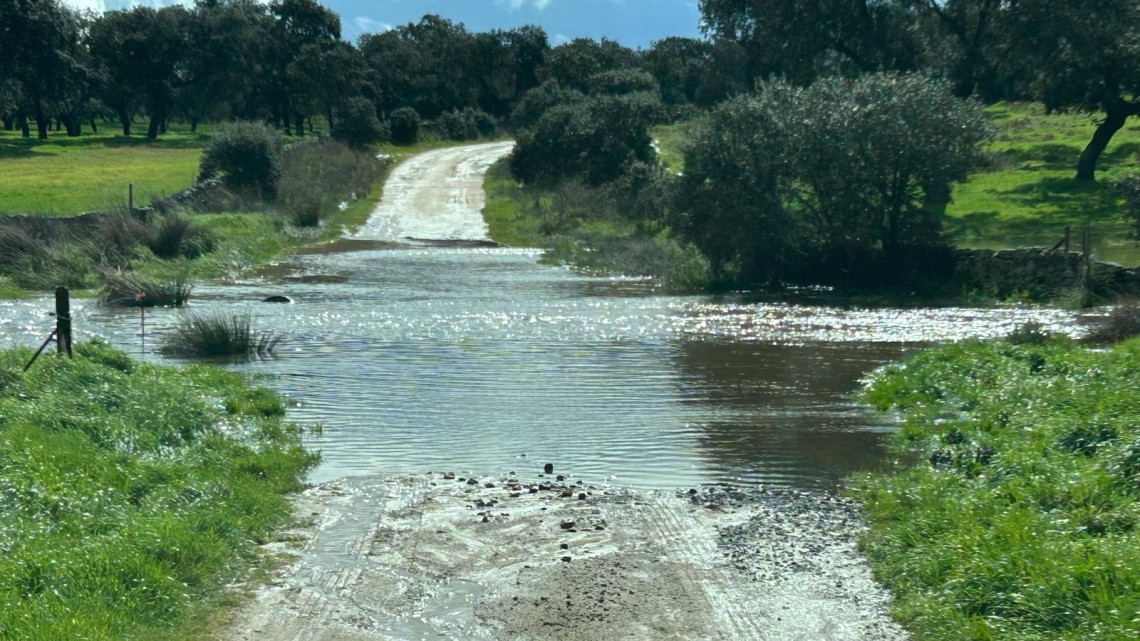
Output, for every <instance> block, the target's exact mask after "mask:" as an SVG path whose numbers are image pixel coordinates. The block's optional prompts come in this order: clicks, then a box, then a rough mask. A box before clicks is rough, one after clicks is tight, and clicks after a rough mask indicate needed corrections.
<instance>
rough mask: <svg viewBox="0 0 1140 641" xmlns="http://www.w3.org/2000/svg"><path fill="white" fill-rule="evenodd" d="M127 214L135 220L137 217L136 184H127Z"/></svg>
mask: <svg viewBox="0 0 1140 641" xmlns="http://www.w3.org/2000/svg"><path fill="white" fill-rule="evenodd" d="M127 213H128V214H129V215H130V216H131V217H132V218H134V216H135V185H134V183H128V184H127Z"/></svg>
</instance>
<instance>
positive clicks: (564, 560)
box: [562, 556, 570, 563]
mask: <svg viewBox="0 0 1140 641" xmlns="http://www.w3.org/2000/svg"><path fill="white" fill-rule="evenodd" d="M562 562H563V563H569V562H570V557H568V556H564V557H562Z"/></svg>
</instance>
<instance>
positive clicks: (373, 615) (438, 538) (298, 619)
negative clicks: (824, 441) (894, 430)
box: [222, 145, 904, 641]
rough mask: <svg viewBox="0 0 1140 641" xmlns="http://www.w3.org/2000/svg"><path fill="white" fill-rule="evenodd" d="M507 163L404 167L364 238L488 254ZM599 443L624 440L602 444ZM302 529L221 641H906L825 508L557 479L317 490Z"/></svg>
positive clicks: (739, 494)
mask: <svg viewBox="0 0 1140 641" xmlns="http://www.w3.org/2000/svg"><path fill="white" fill-rule="evenodd" d="M509 149H510V146H509V145H491V146H488V145H483V146H477V147H470V148H465V149H461V150H444V151H440V152H429V154H425V155H423V156H419V157H417V158H413V159H411V160H410V161H408V162H407V163H406V164H405V165H403V166H402V167H400V168H398V169H397V170H396V171H395V172H394V174H393V177H392V179H391V180H390V181H389V182H388V184H387V185H386V187H385V198H384V203H382V204H381V205H380V207H379V208H378V210H377V214H376V215H375V216H374V217H373V219H372V221H370V223H369V225H368V226H366V228H365V229H364V230H362V232H361V233H360V234H357V237H358V238H365V239H368V240H380V241H399V240H401V239H404V240H406V239H407V238H408V237H414V238H436V239H442V238H448V239H480V238H483V235H484V234H485V228H481V227H480V225H479V223H481V222H482V221H481V218H480V216H479V211H480V207H481V203H482V200H481V198H479V197H473V196H472V191H473V190H474V188H473V187H472V183H473V181H474V180H475V179H476V178H477V177H478V175H480V173H481V172H482V171H485V169H486V167H487V166H489V164H490V163H491V161H493V159H494V158H495V157H498V156H501V155H503V154H505V153H507V152H508V151H509ZM473 176H474V178H473ZM434 255H438V254H434ZM476 265H477V263H476ZM478 268H479V267H476V269H478ZM503 271H508V270H503ZM425 285H427V283H421V286H425ZM434 320H435V321H436V322H437V323H442V324H443V325H445V326H446V324H447V322H446V320H444V319H443V318H441V316H439V315H436V316H435V317H434ZM548 323H549V321H547V322H546V323H544V324H548ZM530 324H533V322H532V323H530ZM575 349H580V348H578V347H576V348H575ZM546 350H547V353H545V354H543V353H533V354H531V359H532V361H533V363H535V364H538V365H541V366H545V367H549V366H550V365H551V364H557V363H559V362H560V359H559V357H558V350H557V349H554V350H551V349H550V346H549V345H547V346H546ZM720 356H727V354H726V353H722V354H720ZM544 359H545V360H544ZM714 360H716V359H714ZM731 360H734V359H730V362H731ZM702 362H703V361H702ZM389 366H390V364H389ZM657 366H660V365H657ZM694 366H695V367H697V368H698V369H701V368H703V367H704V366H703V365H701V364H696V365H694ZM429 368H432V369H434V367H431V366H430V365H429ZM439 373H440V374H443V373H444V372H443V371H442V370H440V371H439ZM542 377H543V375H542V373H541V372H534V373H533V375H531V376H527V377H526V378H527V379H530V380H541V378H542ZM606 384H607V385H610V386H611V387H612V386H613V380H612V379H610V380H609V381H608V382H607V383H606ZM475 389H476V390H482V391H481V392H480V394H485V395H486V397H485V398H471V397H468V402H469V405H468V406H467V407H468V408H469V409H473V410H478V409H480V408H484V407H489V405H488V401H489V400H490V399H497V402H499V403H502V402H506V403H511V402H512V401H511V398H510V396H511V394H510V392H512V390H511V389H510V388H506V389H501V390H497V391H496V390H492V389H484V388H482V387H480V386H478V385H476V386H475ZM634 389H636V387H635V388H634ZM513 391H514V392H515V393H516V394H518V393H519V390H513ZM526 391H529V392H531V393H534V392H539V393H538V394H535V395H534V397H530V398H526V397H527V396H528V394H527V393H526ZM526 391H523V393H522V394H521V396H523V397H524V398H519V399H515V400H516V401H522V402H526V403H534V404H537V406H539V407H544V408H545V410H547V411H549V410H550V409H552V404H557V403H558V402H559V399H560V398H561V397H562V396H563V394H564V392H565V391H569V392H571V393H573V392H575V391H580V390H574V389H572V390H564V391H556V390H555V389H554V388H551V389H550V390H546V392H542V389H539V388H531V389H530V390H526ZM504 392H506V393H504ZM428 396H429V398H430V393H429V395H428ZM589 397H590V398H594V397H593V395H590V396H589ZM419 400H420V402H421V403H422V402H424V399H419ZM594 400H595V401H596V400H597V399H596V398H594ZM613 401H614V404H613V405H609V406H608V407H606V406H602V407H598V408H597V409H599V410H601V411H602V412H604V413H602V414H598V415H597V416H596V420H598V421H599V422H601V423H602V424H603V425H605V423H606V421H605V418H604V417H605V414H614V413H617V412H619V410H618V407H619V406H620V404H619V403H618V401H619V398H618V397H617V396H615V397H613ZM657 402H661V403H665V404H669V401H668V399H665V398H660V399H658V401H657ZM407 406H408V407H409V409H410V408H411V403H408V404H407ZM535 417H536V418H537V417H538V414H536V415H535ZM516 420H517V418H516ZM657 427H658V428H659V427H660V426H657ZM423 429H427V430H431V429H432V428H431V426H430V425H424V426H423ZM476 433H477V434H478V435H479V438H482V439H488V438H490V436H489V435H488V434H487V433H486V431H483V430H479V431H477V432H476ZM610 439H611V440H612V442H615V443H619V442H620V440H621V439H620V436H619V433H618V432H616V431H613V430H612V426H611V431H610ZM579 445H581V443H579ZM619 447H620V445H619ZM518 462H519V463H525V464H527V465H528V466H529V465H537V463H533V462H532V461H525V460H522V459H520V460H518ZM461 463H469V461H462V462H461ZM591 471H594V470H591ZM524 476H527V475H526V473H525V472H524ZM591 478H594V477H593V476H592V477H591ZM298 512H299V514H298V516H299V518H300V519H301V522H302V523H305V524H306V526H305V527H304V528H303V529H302V530H301V531H299V532H297V533H295V534H296V535H299V540H300V541H303V544H302V545H301V546H300V547H299V549H292V550H290V549H289V547H288V546H281V545H278V546H271V548H272V549H271V551H275V552H282V553H285V554H288V555H291V557H290V558H291V560H290V562H289V563H287V564H286V565H285V567H284V569H283V570H282V572H281V573H280V575H279V576H278V577H277V578H276V579H275V580H274V581H273V583H272V585H270V586H269V587H267V588H263V589H259V590H258V591H257V592H256V597H255V599H254V600H253V602H252V603H251V605H250V606H249V607H248V608H246V609H245V610H243V611H242V612H240V613H239V614H238V616H237V619H236V621H235V623H234V625H233V627H232V628H231V629H229V630H227V631H226V632H225V633H224V635H223V637H222V638H224V639H227V640H230V639H233V640H238V639H240V640H243V641H364V640H373V639H528V640H530V639H533V640H540V639H542V640H545V639H550V640H563V639H564V640H567V641H570V640H578V639H582V640H586V639H590V640H604V639H629V640H641V639H644V640H646V641H649V640H658V639H733V640H749V639H773V640H784V639H787V640H791V639H803V640H805V641H806V640H813V641H828V640H837V641H838V640H851V641H856V640H861V641H876V640H884V641H886V640H893V639H902V638H904V635H903V634H902V633H901V631H900V630H899V629H898V628H897V627H896V626H895V625H894V624H892V623H891V622H890V621H889V620H888V618H887V616H886V614H885V603H886V601H887V596H886V595H885V594H884V593H883V592H882V591H881V590H880V589H879V588H878V587H877V586H876V585H875V584H874V583H873V581H872V580H871V578H870V574H869V571H868V569H867V568H866V566H865V565H864V564H863V563H862V560H861V559H860V557H859V555H858V554H857V552H856V550H855V537H856V535H857V533H858V531H859V527H860V526H859V524H858V519H857V518H856V514H855V511H854V509H853V507H852V506H851V505H849V504H847V503H844V502H843V501H840V500H837V499H835V498H833V497H831V496H830V495H828V494H826V493H818V492H817V493H810V494H809V493H800V492H797V491H795V490H790V489H784V490H773V491H768V492H764V491H762V490H759V489H755V488H752V489H747V490H743V489H732V490H726V489H719V488H717V487H703V488H696V487H694V488H690V489H689V490H682V491H669V490H665V491H661V490H658V491H635V490H629V489H619V487H618V486H616V485H613V486H611V485H610V484H609V483H608V482H605V481H602V482H587V481H586V480H582V479H579V478H575V477H574V476H573V475H565V474H558V475H555V474H534V475H530V476H529V479H528V480H523V477H520V476H519V475H517V474H516V473H515V471H514V470H511V471H508V472H503V473H501V474H498V475H496V476H485V475H477V474H476V475H472V474H463V473H454V472H441V473H434V474H432V473H428V474H426V475H423V474H421V475H413V476H399V477H384V476H379V475H374V476H367V477H356V478H349V479H340V480H334V481H328V482H325V483H323V484H320V485H317V486H314V487H313V488H312V489H310V490H309V491H307V492H305V493H304V495H303V496H302V497H300V498H299V500H298ZM287 538H289V537H287ZM293 540H297V539H293Z"/></svg>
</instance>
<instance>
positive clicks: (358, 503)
mask: <svg viewBox="0 0 1140 641" xmlns="http://www.w3.org/2000/svg"><path fill="white" fill-rule="evenodd" d="M300 503H301V504H302V505H303V506H304V507H303V508H302V509H303V511H304V512H305V513H306V514H307V515H309V516H310V517H311V518H313V519H314V520H315V523H316V524H317V525H316V526H315V527H314V528H311V529H310V536H311V538H310V540H309V541H308V542H307V543H306V544H305V546H304V548H303V549H302V550H301V551H300V552H299V555H298V557H297V559H296V561H295V562H294V563H293V564H292V565H291V566H290V567H289V568H288V569H287V570H285V571H284V572H283V574H282V576H281V577H280V578H279V579H278V580H277V581H275V582H274V583H273V584H272V585H270V586H269V587H267V588H265V589H264V590H262V591H261V592H259V593H258V595H257V598H256V599H255V600H254V602H253V603H251V604H250V606H249V607H248V608H247V609H246V610H244V611H243V612H242V613H241V616H240V617H239V619H238V623H237V624H236V625H235V626H234V627H233V628H232V629H230V630H227V631H226V633H225V636H222V637H221V638H224V639H247V640H255V639H257V640H269V641H276V640H285V639H290V640H292V639H306V640H327V641H340V640H346V639H351V640H356V639H409V638H416V639H419V638H429V639H430V638H444V639H520V640H521V639H527V640H530V639H533V640H538V639H550V640H563V639H564V640H567V641H576V640H578V639H645V640H649V639H692V638H702V639H812V640H820V641H828V640H840V639H850V640H852V641H854V640H856V639H858V640H860V641H874V640H884V641H885V640H891V641H893V640H895V639H903V638H905V637H904V635H903V634H902V632H901V631H900V630H899V629H898V628H897V626H895V625H894V624H893V623H892V622H891V621H890V620H889V619H888V618H887V617H886V615H885V606H886V603H887V598H886V595H885V593H884V592H883V591H882V590H881V589H879V588H878V587H877V586H876V585H875V584H874V583H873V582H872V581H871V578H870V573H869V571H868V570H867V568H866V566H865V564H864V563H863V561H862V559H861V558H860V557H859V555H858V553H857V551H856V550H855V537H856V535H857V534H858V532H859V528H860V527H861V526H860V525H859V523H858V520H857V514H856V513H855V511H854V507H853V506H852V505H850V504H848V503H845V502H843V501H841V500H839V499H835V498H833V497H828V496H825V495H814V494H802V493H794V492H764V491H761V490H725V489H721V488H703V489H694V490H687V491H683V492H676V493H674V492H641V493H638V492H632V491H626V490H621V489H615V488H610V487H605V486H601V485H591V484H588V483H584V482H581V481H577V480H575V479H573V478H572V477H569V476H555V475H543V474H536V475H534V477H533V478H530V479H527V480H523V479H521V478H519V477H518V476H516V475H514V474H507V475H502V476H498V477H493V478H492V477H474V478H473V477H466V476H463V475H457V474H450V473H448V474H429V475H423V476H413V477H400V478H390V479H380V478H358V479H351V480H345V481H339V482H335V483H330V484H325V485H321V486H316V487H314V488H312V489H311V490H309V491H308V492H306V493H305V495H304V496H303V497H302V498H301V500H300ZM314 505H319V506H320V507H318V508H316V509H314V507H313V506H314ZM314 513H315V514H314Z"/></svg>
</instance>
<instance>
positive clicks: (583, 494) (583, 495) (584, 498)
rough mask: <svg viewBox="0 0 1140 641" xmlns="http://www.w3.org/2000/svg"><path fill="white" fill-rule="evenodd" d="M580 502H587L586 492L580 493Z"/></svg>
mask: <svg viewBox="0 0 1140 641" xmlns="http://www.w3.org/2000/svg"><path fill="white" fill-rule="evenodd" d="M578 500H579V501H585V500H586V493H585V492H578Z"/></svg>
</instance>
